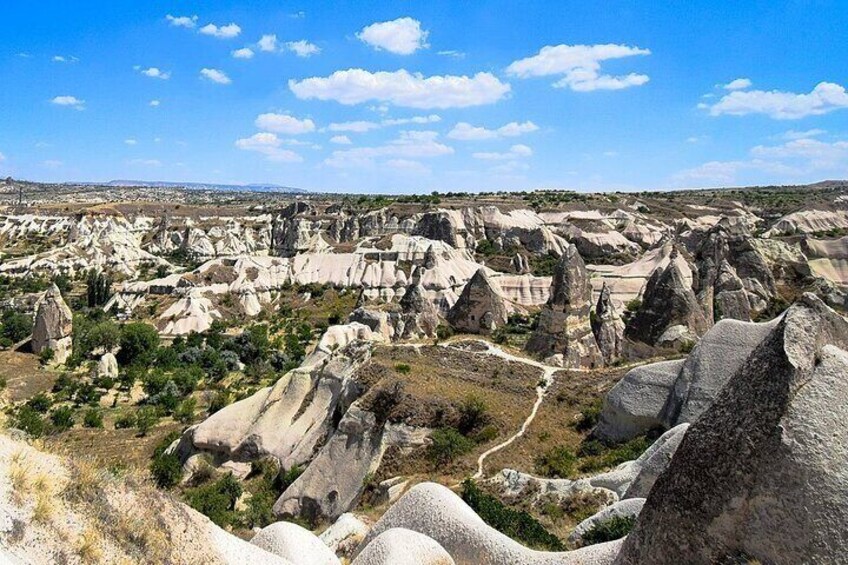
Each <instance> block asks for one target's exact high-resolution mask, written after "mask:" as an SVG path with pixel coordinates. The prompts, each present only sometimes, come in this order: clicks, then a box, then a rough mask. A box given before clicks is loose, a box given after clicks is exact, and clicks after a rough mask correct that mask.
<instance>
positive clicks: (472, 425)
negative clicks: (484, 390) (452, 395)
mask: <svg viewBox="0 0 848 565" xmlns="http://www.w3.org/2000/svg"><path fill="white" fill-rule="evenodd" d="M488 411H489V409H488V407H487V406H486V403H485V402H484V401H483V399H482V398H480V397H479V396H475V395H469V396H467V397H466V398H465V400H463V401H462V404H461V405H460V407H459V425H458V429H459V432H460V433H461V434H462V435H468V434H469V433H471V432H472V431H474V430H476V429H478V428H481V427H483V426H484V425H485V424H487V423H488V421H489V413H488Z"/></svg>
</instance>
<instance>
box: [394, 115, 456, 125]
mask: <svg viewBox="0 0 848 565" xmlns="http://www.w3.org/2000/svg"><path fill="white" fill-rule="evenodd" d="M441 121H442V117H441V116H439V115H437V114H430V115H429V116H413V117H411V118H387V119H385V120H383V121H382V122H380V124H381V125H383V126H403V125H406V124H435V123H438V122H441Z"/></svg>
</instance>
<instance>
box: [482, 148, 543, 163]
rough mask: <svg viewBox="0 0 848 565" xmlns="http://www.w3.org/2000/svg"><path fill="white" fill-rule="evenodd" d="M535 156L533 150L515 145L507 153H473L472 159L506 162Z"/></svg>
mask: <svg viewBox="0 0 848 565" xmlns="http://www.w3.org/2000/svg"><path fill="white" fill-rule="evenodd" d="M531 155H533V150H532V149H530V148H529V147H527V146H526V145H521V144H518V145H513V146H512V147H510V148H509V151H508V152H506V153H489V152H480V153H472V155H471V156H472V157H474V158H475V159H483V160H486V161H506V160H509V159H519V158H522V157H530V156H531Z"/></svg>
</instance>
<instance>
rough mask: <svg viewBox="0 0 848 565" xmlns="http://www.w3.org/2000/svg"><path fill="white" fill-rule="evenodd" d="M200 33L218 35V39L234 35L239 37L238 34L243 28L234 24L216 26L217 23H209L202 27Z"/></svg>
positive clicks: (230, 37)
mask: <svg viewBox="0 0 848 565" xmlns="http://www.w3.org/2000/svg"><path fill="white" fill-rule="evenodd" d="M200 33H202V34H203V35H211V36H212V37H217V38H218V39H232V38H233V37H237V36H238V34H240V33H241V28H240V27H239V26H238V25H236V24H234V23H231V24H227V25H225V26H220V27H218V26H216V25H215V24H207V25H205V26H203V27H202V28H200Z"/></svg>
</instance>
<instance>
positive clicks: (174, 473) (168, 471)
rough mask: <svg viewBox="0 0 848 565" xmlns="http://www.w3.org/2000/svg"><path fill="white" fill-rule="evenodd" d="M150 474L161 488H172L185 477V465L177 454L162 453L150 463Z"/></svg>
mask: <svg viewBox="0 0 848 565" xmlns="http://www.w3.org/2000/svg"><path fill="white" fill-rule="evenodd" d="M150 474H151V475H153V480H154V481H156V484H157V485H158V486H159V487H160V488H171V487H174V486H176V485H178V484H179V483H180V481H181V480H182V478H183V466H182V463H180V458H179V457H177V456H176V455H175V454H173V453H170V454H165V453H161V454H159V455H157V456H155V457H154V458H153V462H152V463H151V464H150Z"/></svg>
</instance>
